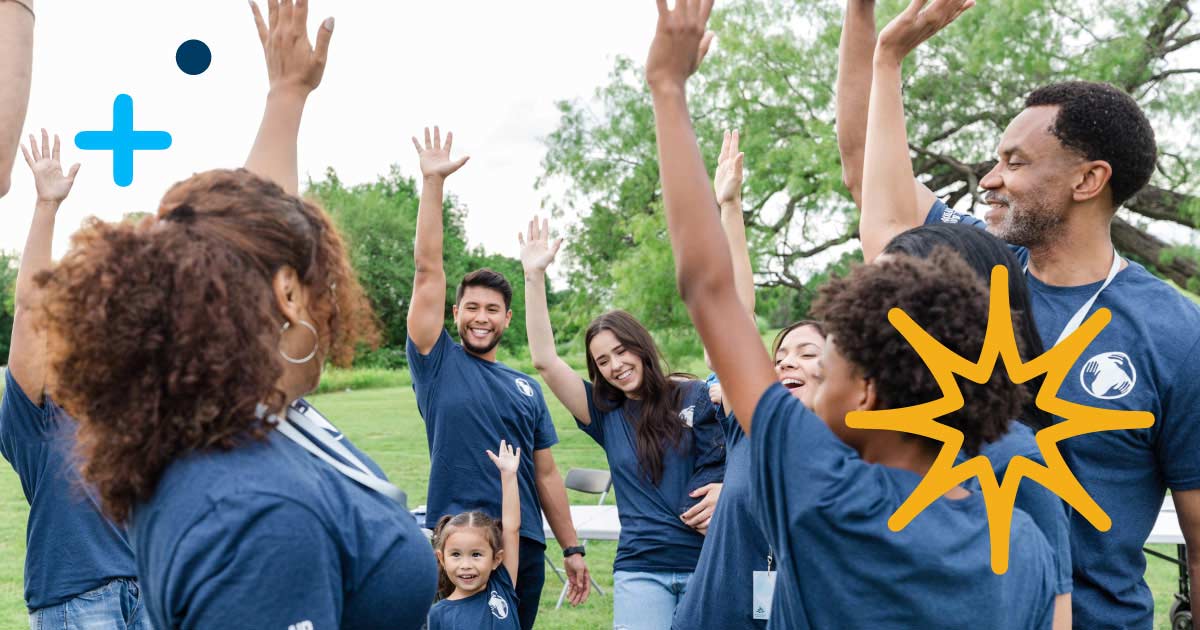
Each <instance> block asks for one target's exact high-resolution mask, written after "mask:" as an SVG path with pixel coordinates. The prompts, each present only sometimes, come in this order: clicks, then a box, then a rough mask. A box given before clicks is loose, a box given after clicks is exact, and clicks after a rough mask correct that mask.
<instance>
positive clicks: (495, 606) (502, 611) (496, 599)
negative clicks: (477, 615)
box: [488, 591, 508, 619]
mask: <svg viewBox="0 0 1200 630" xmlns="http://www.w3.org/2000/svg"><path fill="white" fill-rule="evenodd" d="M488 608H491V609H492V615H494V616H495V617H496V618H497V619H508V602H506V601H504V598H503V597H500V594H499V593H497V592H496V591H492V595H491V597H489V598H488Z"/></svg>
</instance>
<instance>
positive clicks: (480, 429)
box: [408, 330, 558, 543]
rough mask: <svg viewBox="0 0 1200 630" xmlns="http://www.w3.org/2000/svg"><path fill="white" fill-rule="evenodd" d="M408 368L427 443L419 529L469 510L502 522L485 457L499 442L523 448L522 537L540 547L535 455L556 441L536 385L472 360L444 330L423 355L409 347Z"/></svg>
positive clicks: (492, 469)
mask: <svg viewBox="0 0 1200 630" xmlns="http://www.w3.org/2000/svg"><path fill="white" fill-rule="evenodd" d="M408 369H409V372H411V373H412V380H413V390H414V391H416V393H417V409H419V410H420V412H421V417H422V418H424V419H425V434H426V436H427V437H428V439H429V495H428V498H427V499H426V502H427V505H426V508H425V527H427V528H429V529H433V528H434V526H436V525H437V522H438V519H440V518H441V517H442V516H444V515H446V514H450V515H452V516H453V515H455V514H461V513H463V512H470V511H472V510H479V511H481V512H483V513H485V514H487V515H489V516H491V517H492V518H500V515H501V509H500V508H501V505H500V502H501V498H502V497H503V496H504V493H503V492H501V489H500V475H498V474H496V465H495V464H493V463H492V461H491V460H490V459H488V456H487V453H486V452H485V451H487V450H488V449H491V450H492V451H495V450H496V447H497V445H499V444H500V440H501V439H504V440H507V441H508V443H509V444H512V445H513V446H516V447H519V448H520V449H521V467H520V468H519V469H518V470H517V478H518V480H519V481H520V484H519V488H520V490H519V492H520V496H521V536H522V537H523V538H529V539H532V540H536V541H538V542H541V543H544V542H546V535H545V533H544V532H543V531H542V503H541V501H540V500H539V498H538V492H537V483H536V482H537V478H536V475H535V471H534V469H533V452H534V451H536V450H541V449H544V448H550V447H551V446H554V445H555V444H556V443H558V434H557V433H555V431H554V422H553V421H552V420H551V419H550V410H549V408H547V407H546V399H545V398H543V397H542V387H541V385H539V384H538V382H537V381H536V380H535V379H534V378H533V377H531V376H528V375H526V374H524V373H522V372H518V371H516V370H514V369H512V368H510V367H508V366H507V365H504V364H503V363H500V362H499V361H495V362H492V361H485V360H483V359H480V358H479V357H476V356H474V355H472V354H470V353H469V352H467V351H466V350H464V349H463V347H462V345H460V344H457V343H455V342H454V340H453V339H451V338H450V334H449V333H447V332H446V331H445V330H443V331H442V335H441V336H440V337H438V340H437V343H436V344H434V346H433V348H432V349H431V350H430V351H429V354H426V355H422V354H421V353H420V352H419V351H418V350H417V347H416V346H415V345H413V342H412V339H409V340H408Z"/></svg>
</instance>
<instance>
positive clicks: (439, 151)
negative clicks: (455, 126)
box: [412, 127, 471, 179]
mask: <svg viewBox="0 0 1200 630" xmlns="http://www.w3.org/2000/svg"><path fill="white" fill-rule="evenodd" d="M412 142H413V146H414V147H416V148H417V155H418V156H420V158H421V174H422V175H424V176H425V177H441V178H443V179H445V178H446V177H448V176H450V174H452V173H454V172H455V171H457V170H458V169H460V168H462V166H463V164H466V163H467V160H469V159H471V158H470V156H463V157H461V158H459V159H458V160H451V159H450V147H451V146H452V145H453V144H454V134H453V133H451V132H449V131H447V132H446V143H445V144H442V130H441V129H440V128H438V127H434V128H433V136H432V137H431V136H430V135H429V127H426V128H425V145H424V146H421V143H420V142H418V141H417V139H416V137H413V139H412Z"/></svg>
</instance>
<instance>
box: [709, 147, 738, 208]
mask: <svg viewBox="0 0 1200 630" xmlns="http://www.w3.org/2000/svg"><path fill="white" fill-rule="evenodd" d="M745 157H746V156H745V154H743V153H739V152H738V130H737V129H734V130H733V131H732V132H730V131H726V132H725V139H724V140H722V141H721V154H720V155H719V156H717V173H716V175H715V176H714V177H713V188H714V189H715V190H716V193H717V203H719V204H721V205H722V206H724V205H725V204H727V203H734V202H736V203H738V204H740V203H741V201H742V180H743V171H742V162H743V160H744V159H745ZM739 210H740V208H739Z"/></svg>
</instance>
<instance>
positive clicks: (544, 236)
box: [517, 216, 562, 271]
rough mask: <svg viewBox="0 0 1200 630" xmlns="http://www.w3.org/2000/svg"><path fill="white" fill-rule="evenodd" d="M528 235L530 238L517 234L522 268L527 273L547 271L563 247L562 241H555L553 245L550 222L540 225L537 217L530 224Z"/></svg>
mask: <svg viewBox="0 0 1200 630" xmlns="http://www.w3.org/2000/svg"><path fill="white" fill-rule="evenodd" d="M526 234H528V236H526V235H525V234H521V233H519V232H518V233H517V240H518V241H520V243H521V266H522V267H523V268H524V269H525V271H545V270H546V268H547V267H549V266H550V263H552V262H554V257H555V256H556V255H557V254H558V248H559V247H560V246H562V239H561V238H559V239H555V241H554V243H553V244H551V243H550V221H549V220H542V221H541V223H540V225H539V223H538V218H537V217H536V216H535V217H533V220H532V221H530V222H529V231H528V232H527V233H526Z"/></svg>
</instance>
